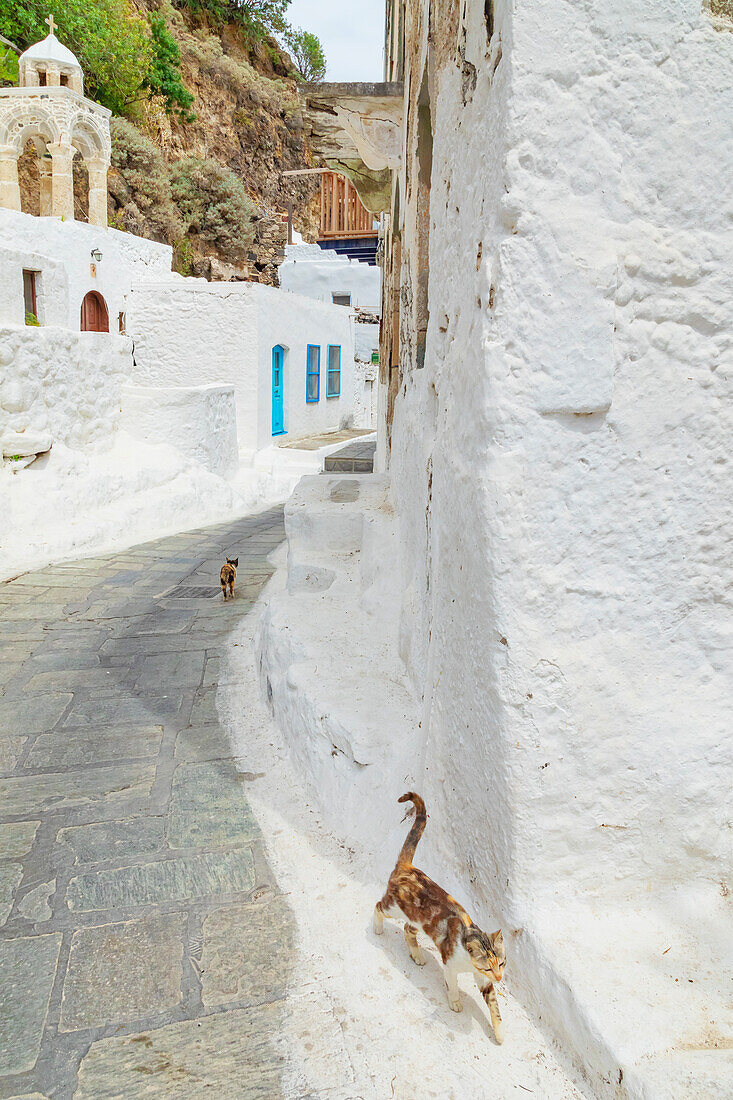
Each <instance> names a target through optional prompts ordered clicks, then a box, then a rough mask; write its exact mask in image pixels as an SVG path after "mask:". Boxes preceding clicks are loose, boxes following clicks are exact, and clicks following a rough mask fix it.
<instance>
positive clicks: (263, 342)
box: [128, 279, 354, 457]
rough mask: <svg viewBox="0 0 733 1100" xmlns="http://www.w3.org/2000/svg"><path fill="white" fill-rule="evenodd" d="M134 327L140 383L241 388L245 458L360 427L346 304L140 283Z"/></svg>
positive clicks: (133, 299) (221, 287)
mask: <svg viewBox="0 0 733 1100" xmlns="http://www.w3.org/2000/svg"><path fill="white" fill-rule="evenodd" d="M128 326H129V331H130V332H131V333H133V334H134V338H135V362H134V366H133V368H132V371H131V376H130V377H131V380H132V381H134V382H135V383H138V384H140V385H143V386H150V385H161V386H172V385H183V386H201V385H212V384H216V383H221V382H224V381H226V382H230V383H232V384H233V385H234V391H235V402H236V417H237V434H238V437H239V445H240V448H241V450H242V452H243V457H244V452H246V453H247V456H248V457H251V456H252V454H253V453H254V452H255V451H257V450H261V449H262V448H264V447H267V446H269V445H270V444H272V443H273V442H278V441H282V437H285V436H287V437H288V440H289V441H290V440H297V439H299V438H301V437H303V436H307V435H313V434H321V433H323V432H330V431H338V429H339V428H342V427H350V426H352V424H353V417H354V322H353V320H352V318H351V315H350V312H349V311H348V310H345V309H341V308H340V307H339V306H333V305H327V304H325V303H321V302H315V301H313V300H311V299H309V298H303V297H301V296H300V295H297V294H286V293H285V292H284V291H281V290H277V289H275V288H274V287H268V286H264V285H261V284H259V283H207V282H205V281H204V280H199V279H179V280H178V281H175V282H171V281H170V280H167V281H164V282H158V281H153V282H150V281H141V282H136V283H135V284H134V285H133V287H132V293H131V295H130V299H129V305H128Z"/></svg>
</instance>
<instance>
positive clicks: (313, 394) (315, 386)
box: [305, 344, 321, 403]
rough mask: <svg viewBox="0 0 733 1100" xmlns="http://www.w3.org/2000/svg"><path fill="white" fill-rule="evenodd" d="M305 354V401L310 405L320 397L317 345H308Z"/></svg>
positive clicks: (319, 366)
mask: <svg viewBox="0 0 733 1100" xmlns="http://www.w3.org/2000/svg"><path fill="white" fill-rule="evenodd" d="M307 354H308V359H307V366H306V378H305V399H306V401H307V402H309V403H312V402H314V401H318V399H319V398H320V396H321V349H320V348H319V347H318V345H317V344H309V345H308V353H307Z"/></svg>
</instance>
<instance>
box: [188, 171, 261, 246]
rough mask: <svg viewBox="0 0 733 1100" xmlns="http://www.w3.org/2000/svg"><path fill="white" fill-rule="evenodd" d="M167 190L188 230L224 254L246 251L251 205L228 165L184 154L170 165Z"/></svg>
mask: <svg viewBox="0 0 733 1100" xmlns="http://www.w3.org/2000/svg"><path fill="white" fill-rule="evenodd" d="M171 191H172V195H173V201H174V202H175V204H176V206H177V207H178V209H179V210H180V212H181V214H182V215H183V218H184V219H185V222H186V226H187V230H188V232H190V233H193V234H195V235H196V236H197V237H198V238H199V239H200V240H201V241H203V242H206V243H207V244H211V245H213V246H214V247H215V248H217V249H219V250H220V251H221V252H222V253H224V254H225V255H227V256H231V257H234V256H238V255H241V254H242V253H244V252H246V251H247V249H248V248H249V246H250V245H251V243H252V241H253V240H254V228H253V225H252V217H253V214H254V212H255V206H254V203H253V202H252V200H251V199H250V197H249V195H248V194H247V192H246V191H245V189H244V185H243V184H242V181H241V180H240V179H239V177H238V176H236V175H235V174H234V172H232V171H231V169H230V168H225V167H224V166H223V165H221V164H219V163H218V162H217V161H215V160H210V159H205V160H199V159H198V158H196V157H185V158H184V159H182V160H179V161H176V162H175V163H174V164H173V165H171Z"/></svg>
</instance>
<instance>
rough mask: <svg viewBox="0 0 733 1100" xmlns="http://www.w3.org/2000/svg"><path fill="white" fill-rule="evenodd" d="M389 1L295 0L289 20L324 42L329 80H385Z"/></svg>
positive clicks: (289, 10) (327, 77) (293, 0)
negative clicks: (384, 47) (384, 59)
mask: <svg viewBox="0 0 733 1100" xmlns="http://www.w3.org/2000/svg"><path fill="white" fill-rule="evenodd" d="M384 9H385V0H292V3H291V5H290V7H289V8H288V19H289V21H290V22H291V23H292V24H293V26H295V27H301V28H302V29H303V30H306V31H312V32H313V33H314V34H317V35H318V37H319V38H320V40H321V42H322V43H323V49H324V50H325V53H326V61H327V62H328V72H327V73H326V80H382V78H383V61H382V51H383V46H384Z"/></svg>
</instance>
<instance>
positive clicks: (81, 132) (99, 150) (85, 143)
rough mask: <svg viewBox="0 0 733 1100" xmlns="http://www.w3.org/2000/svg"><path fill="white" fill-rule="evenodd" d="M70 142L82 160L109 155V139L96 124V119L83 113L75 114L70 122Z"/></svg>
mask: <svg viewBox="0 0 733 1100" xmlns="http://www.w3.org/2000/svg"><path fill="white" fill-rule="evenodd" d="M70 140H71V144H72V145H73V146H74V148H75V149H77V150H78V151H79V152H80V153H81V155H82V156H83V157H84V160H92V159H94V158H95V157H104V158H107V157H108V156H109V148H108V145H109V141H108V139H107V137H106V135H105V134H104V132H103V131H102V129H101V128H100V127H99V126H98V125H97V124H96V120H95V119H92V118H91V117H90V116H88V115H85V114H80V115H77V116H76V117H75V118H74V120H73V122H72V124H71V139H70Z"/></svg>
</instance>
